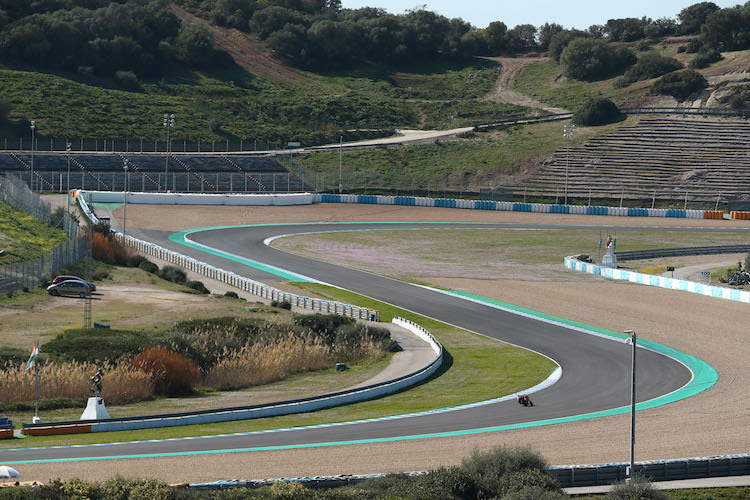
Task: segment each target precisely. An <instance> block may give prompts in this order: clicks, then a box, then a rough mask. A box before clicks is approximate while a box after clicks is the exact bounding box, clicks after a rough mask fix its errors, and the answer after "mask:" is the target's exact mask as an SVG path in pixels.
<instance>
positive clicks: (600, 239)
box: [599, 231, 603, 250]
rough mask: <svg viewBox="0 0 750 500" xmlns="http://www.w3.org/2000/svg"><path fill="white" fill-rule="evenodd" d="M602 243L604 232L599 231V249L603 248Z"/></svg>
mask: <svg viewBox="0 0 750 500" xmlns="http://www.w3.org/2000/svg"><path fill="white" fill-rule="evenodd" d="M602 243H603V242H602V232H601V231H599V250H601V249H602Z"/></svg>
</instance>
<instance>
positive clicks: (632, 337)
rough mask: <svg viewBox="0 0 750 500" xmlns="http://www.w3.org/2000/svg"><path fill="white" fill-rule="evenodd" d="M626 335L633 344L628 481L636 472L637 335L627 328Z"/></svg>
mask: <svg viewBox="0 0 750 500" xmlns="http://www.w3.org/2000/svg"><path fill="white" fill-rule="evenodd" d="M625 335H630V341H631V342H632V344H633V353H632V363H631V366H632V375H633V379H632V383H631V385H630V468H629V469H628V481H631V480H632V479H633V476H634V474H635V349H636V343H637V336H636V334H635V332H634V331H633V330H626V331H625Z"/></svg>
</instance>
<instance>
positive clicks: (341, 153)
mask: <svg viewBox="0 0 750 500" xmlns="http://www.w3.org/2000/svg"><path fill="white" fill-rule="evenodd" d="M343 154H344V136H343V135H342V136H339V194H341V193H342V190H343V185H344V184H343V180H342V179H343V178H342V171H343V170H342V166H341V165H342V162H341V159H342V155H343Z"/></svg>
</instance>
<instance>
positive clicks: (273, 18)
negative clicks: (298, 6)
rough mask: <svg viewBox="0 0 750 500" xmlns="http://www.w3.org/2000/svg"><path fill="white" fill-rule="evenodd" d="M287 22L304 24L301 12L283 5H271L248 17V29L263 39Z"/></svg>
mask: <svg viewBox="0 0 750 500" xmlns="http://www.w3.org/2000/svg"><path fill="white" fill-rule="evenodd" d="M287 24H304V20H303V17H302V14H300V13H299V12H297V11H294V10H291V9H287V8H285V7H279V6H277V5H272V6H271V7H266V8H265V9H261V10H258V11H256V12H255V14H253V17H252V19H250V29H251V30H252V31H253V32H254V33H257V34H258V36H259V37H260V38H262V39H263V40H265V39H266V38H268V37H269V36H271V33H273V32H274V31H278V30H280V29H281V28H283V27H284V26H286V25H287Z"/></svg>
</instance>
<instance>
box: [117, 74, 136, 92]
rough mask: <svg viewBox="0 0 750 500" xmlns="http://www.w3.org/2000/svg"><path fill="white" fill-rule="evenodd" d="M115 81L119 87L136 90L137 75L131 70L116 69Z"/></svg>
mask: <svg viewBox="0 0 750 500" xmlns="http://www.w3.org/2000/svg"><path fill="white" fill-rule="evenodd" d="M115 82H116V83H117V85H118V86H120V88H123V89H126V90H137V89H138V87H139V84H138V77H137V76H135V73H133V72H132V71H117V72H116V73H115Z"/></svg>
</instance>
